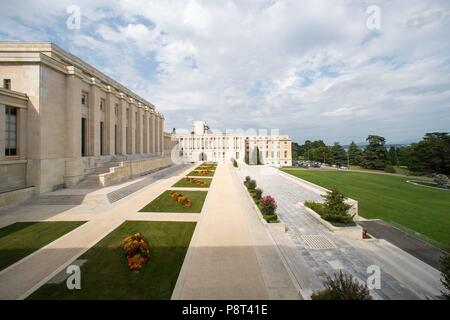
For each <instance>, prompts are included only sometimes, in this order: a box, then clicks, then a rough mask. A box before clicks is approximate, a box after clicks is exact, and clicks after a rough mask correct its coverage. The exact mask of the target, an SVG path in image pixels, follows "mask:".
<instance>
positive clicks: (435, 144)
mask: <svg viewBox="0 0 450 320" xmlns="http://www.w3.org/2000/svg"><path fill="white" fill-rule="evenodd" d="M412 155H413V158H412V160H411V163H410V170H412V171H418V172H425V173H443V174H450V136H449V134H448V133H447V132H433V133H427V134H425V137H424V138H423V140H422V141H420V142H419V143H417V144H416V145H415V146H414V147H413V151H412Z"/></svg>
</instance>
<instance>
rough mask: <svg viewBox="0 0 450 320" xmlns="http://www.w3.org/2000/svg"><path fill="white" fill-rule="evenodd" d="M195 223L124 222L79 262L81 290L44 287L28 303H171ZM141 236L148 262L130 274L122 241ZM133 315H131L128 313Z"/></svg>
mask: <svg viewBox="0 0 450 320" xmlns="http://www.w3.org/2000/svg"><path fill="white" fill-rule="evenodd" d="M194 229H195V222H156V221H126V222H124V223H123V224H122V225H120V226H119V227H118V228H117V229H116V230H114V231H113V232H111V233H110V234H109V235H107V236H106V237H105V238H103V239H102V240H101V241H100V242H98V243H97V244H96V245H95V246H94V247H92V248H91V249H89V250H88V251H87V252H86V253H85V254H83V255H82V256H81V257H79V259H86V260H87V262H86V263H85V264H84V265H82V267H81V290H68V289H67V286H66V281H63V282H62V283H59V284H45V285H44V286H42V287H41V288H40V289H38V290H37V291H36V292H35V293H33V294H32V295H31V296H30V297H29V299H88V300H92V299H123V300H125V299H130V300H138V299H158V300H161V299H164V300H168V299H170V297H171V295H172V291H173V289H174V287H175V284H176V281H177V278H178V274H179V273H180V269H181V266H182V264H183V260H184V257H185V255H186V251H187V249H188V247H189V243H190V241H191V237H192V234H193V232H194ZM137 232H140V233H141V234H142V235H143V236H144V238H145V239H146V240H147V241H148V242H149V244H150V260H149V261H148V262H147V263H146V264H145V265H144V267H143V268H142V269H141V270H140V271H130V270H129V269H128V266H127V261H126V258H125V255H124V251H123V249H122V240H123V238H125V237H126V236H128V235H131V234H135V233H137ZM130 312H132V313H133V311H130Z"/></svg>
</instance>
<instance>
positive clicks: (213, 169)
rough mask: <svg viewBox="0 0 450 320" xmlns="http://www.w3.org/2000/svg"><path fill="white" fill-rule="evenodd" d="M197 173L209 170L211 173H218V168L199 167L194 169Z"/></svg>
mask: <svg viewBox="0 0 450 320" xmlns="http://www.w3.org/2000/svg"><path fill="white" fill-rule="evenodd" d="M194 170H195V171H200V170H209V171H213V172H215V171H216V167H203V166H199V167H197V168H195V169H194Z"/></svg>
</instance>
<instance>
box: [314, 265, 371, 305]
mask: <svg viewBox="0 0 450 320" xmlns="http://www.w3.org/2000/svg"><path fill="white" fill-rule="evenodd" d="M324 285H325V289H323V290H322V291H319V292H316V293H313V294H312V296H311V299H312V300H372V297H371V295H370V292H369V289H368V288H367V286H365V285H362V284H360V283H358V282H357V281H355V280H353V277H352V276H351V275H349V274H345V273H343V272H342V271H339V273H337V274H334V275H333V277H332V278H330V277H328V278H327V281H326V282H325V283H324Z"/></svg>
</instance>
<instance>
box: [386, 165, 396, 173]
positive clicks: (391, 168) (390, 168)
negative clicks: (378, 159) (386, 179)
mask: <svg viewBox="0 0 450 320" xmlns="http://www.w3.org/2000/svg"><path fill="white" fill-rule="evenodd" d="M384 172H386V173H397V171H396V170H395V168H394V167H393V166H391V165H390V164H388V165H387V166H386V167H384Z"/></svg>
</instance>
